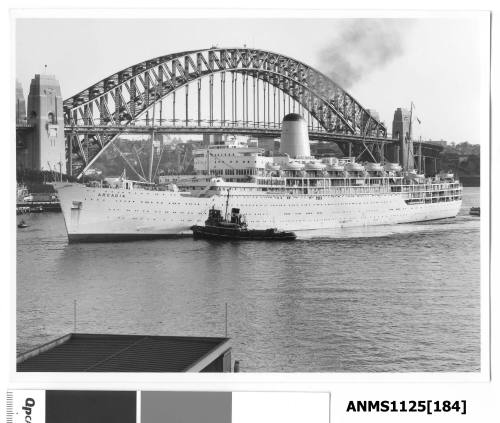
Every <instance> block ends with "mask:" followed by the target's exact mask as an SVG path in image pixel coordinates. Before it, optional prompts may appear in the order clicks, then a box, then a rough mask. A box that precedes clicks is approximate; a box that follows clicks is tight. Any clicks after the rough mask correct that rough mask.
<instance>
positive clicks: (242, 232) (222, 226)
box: [191, 207, 297, 241]
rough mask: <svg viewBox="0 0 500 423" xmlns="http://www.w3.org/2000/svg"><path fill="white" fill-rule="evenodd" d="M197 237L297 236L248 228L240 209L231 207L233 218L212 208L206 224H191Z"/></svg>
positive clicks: (285, 232) (279, 237)
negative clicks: (226, 217) (227, 217)
mask: <svg viewBox="0 0 500 423" xmlns="http://www.w3.org/2000/svg"><path fill="white" fill-rule="evenodd" d="M191 230H192V231H193V236H194V237H195V238H218V239H248V240H273V241H291V240H294V239H296V238H297V235H295V233H294V232H289V231H279V230H278V229H276V228H270V229H248V226H247V223H246V222H245V220H244V218H243V216H242V215H241V214H240V209H238V208H233V209H231V219H230V220H229V221H228V220H227V219H225V218H223V217H222V213H221V211H220V210H218V209H216V208H214V207H213V208H211V209H210V210H209V211H208V219H207V220H206V221H205V225H204V226H201V225H194V226H191Z"/></svg>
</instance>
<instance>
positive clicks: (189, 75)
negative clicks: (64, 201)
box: [64, 48, 387, 176]
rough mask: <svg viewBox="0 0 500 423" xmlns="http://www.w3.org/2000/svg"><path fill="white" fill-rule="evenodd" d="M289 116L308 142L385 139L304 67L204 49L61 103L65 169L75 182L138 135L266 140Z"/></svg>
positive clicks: (121, 75) (124, 73)
mask: <svg viewBox="0 0 500 423" xmlns="http://www.w3.org/2000/svg"><path fill="white" fill-rule="evenodd" d="M207 93H208V95H207ZM290 112H298V113H301V114H303V115H304V116H305V117H306V119H307V121H308V124H309V130H310V132H311V135H312V136H311V138H314V137H321V136H324V135H327V134H332V135H334V136H335V137H336V138H338V139H346V140H349V139H350V138H352V139H362V140H368V141H371V142H372V144H374V143H376V141H377V140H380V142H381V143H383V142H384V141H383V140H384V139H386V137H387V130H386V128H385V126H384V125H383V124H382V123H381V122H379V121H378V120H377V119H376V118H375V117H373V116H372V114H371V113H370V111H369V110H367V109H365V108H363V107H362V106H361V105H360V104H359V102H357V101H356V100H355V99H354V98H353V97H352V96H351V95H350V94H349V93H347V92H346V91H344V90H343V89H342V88H341V87H340V86H339V85H337V84H336V83H335V82H333V81H332V80H330V79H329V78H328V77H327V76H325V75H324V74H322V73H321V72H318V71H317V70H315V69H313V68H312V67H310V66H308V65H306V64H304V63H302V62H299V61H297V60H295V59H292V58H290V57H287V56H284V55H281V54H278V53H273V52H269V51H263V50H256V49H248V48H243V49H240V48H227V49H222V48H212V49H205V50H196V51H186V52H181V53H176V54H171V55H167V56H161V57H157V58H155V59H151V60H147V61H144V62H141V63H138V64H136V65H134V66H131V67H128V68H126V69H123V70H121V71H120V72H117V73H115V74H113V75H111V76H108V77H107V78H105V79H103V80H101V81H99V82H97V83H96V84H94V85H92V86H91V87H88V88H87V89H85V90H83V91H82V92H80V93H78V94H76V95H74V96H73V97H70V98H68V99H67V100H65V101H64V118H65V128H66V130H65V132H66V134H67V137H68V141H69V142H68V145H69V147H70V148H69V149H68V150H69V151H68V155H69V157H68V158H69V163H70V165H69V166H70V170H71V171H72V173H75V172H76V173H77V174H79V175H80V176H81V175H82V173H83V172H84V171H85V170H87V169H88V168H89V167H90V166H92V165H93V164H94V163H95V161H96V160H97V159H98V158H99V156H100V154H101V153H102V152H103V151H104V150H105V149H106V148H108V147H109V145H111V144H112V143H113V142H114V141H115V140H116V139H117V138H118V137H120V135H122V134H126V133H129V132H134V133H137V132H138V131H139V132H140V131H141V129H142V128H144V133H148V132H152V131H163V132H167V131H169V130H172V132H182V131H184V132H185V131H186V128H191V129H192V131H193V132H195V131H196V128H198V129H200V132H204V133H205V132H210V131H214V132H216V131H221V130H224V129H227V130H228V132H231V128H233V130H237V131H236V132H238V133H247V134H249V135H252V134H257V133H258V134H262V133H264V134H265V133H266V129H268V130H269V131H268V132H269V133H270V134H271V135H272V134H273V133H275V132H276V129H279V128H280V125H281V120H282V118H283V116H284V115H285V114H286V113H290ZM138 127H140V128H141V129H139V128H138ZM181 128H182V129H181ZM380 145H381V144H380V143H379V144H378V146H379V148H380ZM365 147H366V146H365Z"/></svg>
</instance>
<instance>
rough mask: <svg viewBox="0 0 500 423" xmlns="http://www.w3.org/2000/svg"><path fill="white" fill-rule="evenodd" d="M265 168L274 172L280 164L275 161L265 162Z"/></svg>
mask: <svg viewBox="0 0 500 423" xmlns="http://www.w3.org/2000/svg"><path fill="white" fill-rule="evenodd" d="M266 169H267V170H269V171H271V172H276V171H278V170H280V169H281V166H280V165H279V164H276V163H267V164H266Z"/></svg>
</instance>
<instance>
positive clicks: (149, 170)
mask: <svg viewBox="0 0 500 423" xmlns="http://www.w3.org/2000/svg"><path fill="white" fill-rule="evenodd" d="M154 96H155V98H154V102H153V125H152V126H151V151H150V156H149V169H148V180H149V182H151V183H153V159H154V152H155V147H154V141H155V130H154V127H155V106H156V86H155V91H154Z"/></svg>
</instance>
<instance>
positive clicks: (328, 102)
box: [12, 12, 490, 375]
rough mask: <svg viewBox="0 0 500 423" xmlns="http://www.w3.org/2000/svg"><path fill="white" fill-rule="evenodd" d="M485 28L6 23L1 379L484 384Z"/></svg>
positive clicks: (444, 18)
mask: <svg viewBox="0 0 500 423" xmlns="http://www.w3.org/2000/svg"><path fill="white" fill-rule="evenodd" d="M489 26H490V15H489V12H468V13H452V12H449V13H446V12H440V13H435V14H432V13H428V14H426V13H413V14H412V13H410V12H407V13H404V14H401V16H396V15H395V14H386V15H385V16H384V15H381V14H380V13H378V14H372V15H369V14H368V15H367V14H363V13H359V16H354V15H353V14H352V13H351V14H350V15H349V16H343V15H341V14H338V16H336V15H334V14H331V13H330V14H324V16H322V15H321V14H319V15H318V14H316V15H314V16H313V14H311V15H310V16H308V15H307V14H304V16H303V17H297V16H295V17H281V16H280V15H279V14H270V15H269V17H267V18H263V17H244V16H243V15H241V16H240V17H236V18H235V17H224V16H222V15H221V16H220V17H210V18H208V17H207V18H194V17H193V18H189V17H171V18H169V17H166V16H163V15H162V16H160V17H149V18H146V17H136V18H134V17H130V16H128V17H126V18H124V17H121V16H120V14H118V13H117V15H116V17H109V14H108V15H106V17H102V18H99V17H89V18H88V17H81V18H78V17H71V18H68V17H39V18H34V17H23V16H22V15H19V16H17V17H16V18H15V19H14V20H13V27H14V30H13V38H14V40H13V49H14V55H13V59H12V60H13V61H14V66H13V67H14V75H13V78H12V84H15V119H16V122H15V136H16V148H15V154H16V164H15V174H16V228H15V231H16V267H17V271H16V335H15V338H16V343H17V344H16V367H17V372H18V373H26V372H140V373H144V372H146V373H149V372H154V373H173V372H223V373H232V372H234V373H251V372H254V373H328V374H339V373H370V374H372V373H376V374H378V373H381V374H386V373H438V374H450V373H452V374H453V373H460V374H464V373H466V374H471V375H479V374H480V373H481V372H482V371H484V370H485V366H488V363H485V361H484V357H485V355H484V354H485V350H484V345H485V344H484V342H485V339H484V334H485V333H487V331H488V328H485V327H484V324H485V323H487V322H484V320H482V313H483V312H484V309H482V307H481V305H482V304H483V303H482V302H483V301H487V299H486V298H484V296H482V292H484V285H482V283H483V284H484V283H486V284H487V283H488V281H487V280H485V277H486V278H487V275H486V274H485V273H484V264H485V263H486V266H487V265H488V255H489V250H488V239H487V238H488V236H489V234H488V230H489V226H488V225H489V221H488V220H489V214H488V209H489V204H490V203H489V201H490V200H489V197H488V195H489V194H488V189H489V185H488V184H489V180H488V179H489V163H488V162H489V148H490V145H489V142H490V138H489V110H488V104H489V103H488V102H489V95H490V94H489V91H488V90H489V86H488V78H489V67H490V57H489V52H490V44H489V43H490V38H489V32H490V27H489ZM481 156H483V157H481ZM481 213H483V214H482V215H481ZM485 216H486V218H485ZM12 226H13V225H12ZM485 245H486V249H485V248H484V247H485ZM485 260H486V261H485ZM482 265H483V267H482ZM482 287H483V288H482Z"/></svg>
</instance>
